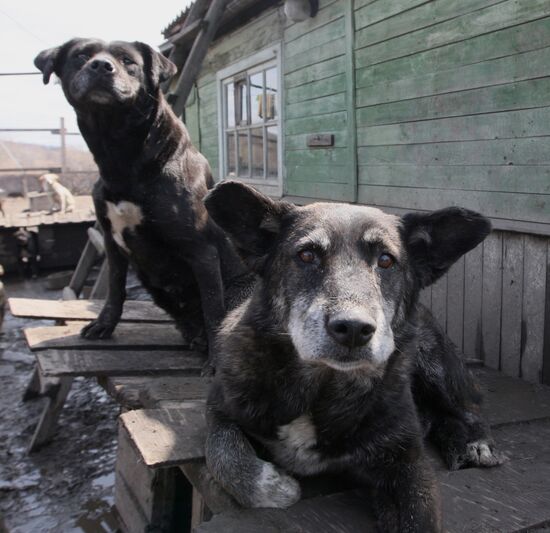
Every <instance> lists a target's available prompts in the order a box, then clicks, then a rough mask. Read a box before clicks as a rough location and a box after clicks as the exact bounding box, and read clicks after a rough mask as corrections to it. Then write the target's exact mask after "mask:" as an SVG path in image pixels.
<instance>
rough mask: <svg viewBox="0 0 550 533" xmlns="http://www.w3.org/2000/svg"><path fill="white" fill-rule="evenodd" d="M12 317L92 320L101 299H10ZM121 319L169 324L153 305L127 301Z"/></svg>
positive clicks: (100, 307)
mask: <svg viewBox="0 0 550 533" xmlns="http://www.w3.org/2000/svg"><path fill="white" fill-rule="evenodd" d="M8 303H9V305H10V311H11V313H12V315H13V316H17V317H21V318H42V319H52V320H94V319H95V318H97V316H98V314H99V312H100V311H101V310H102V309H103V304H104V301H103V300H65V301H61V300H37V299H34V298H10V299H9V300H8ZM122 320H125V321H127V322H170V321H171V319H170V317H169V316H168V315H167V314H166V313H165V312H164V311H163V310H162V309H160V308H159V307H157V306H156V305H155V304H154V303H153V302H141V301H136V300H128V301H126V302H125V303H124V311H123V313H122Z"/></svg>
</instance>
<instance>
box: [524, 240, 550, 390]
mask: <svg viewBox="0 0 550 533" xmlns="http://www.w3.org/2000/svg"><path fill="white" fill-rule="evenodd" d="M548 242H549V239H544V238H540V237H534V236H531V235H525V236H524V251H523V254H524V256H523V311H522V321H521V324H522V343H521V363H520V376H521V377H522V378H524V379H526V380H528V381H531V382H533V383H539V382H540V381H541V380H542V350H543V346H544V325H545V323H546V321H547V320H548V317H545V305H546V276H547V268H548V254H547V247H548Z"/></svg>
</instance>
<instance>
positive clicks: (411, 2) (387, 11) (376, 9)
mask: <svg viewBox="0 0 550 533" xmlns="http://www.w3.org/2000/svg"><path fill="white" fill-rule="evenodd" d="M427 2H431V0H385V1H383V2H375V3H374V4H372V5H369V6H366V7H361V8H357V6H356V10H355V27H356V29H358V30H360V29H362V28H366V27H367V26H372V25H373V24H376V23H377V22H381V21H383V20H386V19H388V18H390V17H394V16H395V15H398V14H399V13H403V12H405V11H409V10H410V9H413V8H415V7H418V6H420V5H422V4H426V3H427Z"/></svg>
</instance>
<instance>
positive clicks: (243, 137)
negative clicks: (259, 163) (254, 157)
mask: <svg viewBox="0 0 550 533" xmlns="http://www.w3.org/2000/svg"><path fill="white" fill-rule="evenodd" d="M237 135H238V144H239V146H238V150H239V176H240V177H248V176H249V175H250V164H249V158H248V155H249V152H248V131H239V132H237Z"/></svg>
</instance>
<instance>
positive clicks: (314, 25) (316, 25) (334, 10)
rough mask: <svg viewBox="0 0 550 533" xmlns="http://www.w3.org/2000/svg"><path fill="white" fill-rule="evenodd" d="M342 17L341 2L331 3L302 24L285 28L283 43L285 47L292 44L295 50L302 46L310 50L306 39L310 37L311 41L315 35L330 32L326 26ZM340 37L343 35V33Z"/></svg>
mask: <svg viewBox="0 0 550 533" xmlns="http://www.w3.org/2000/svg"><path fill="white" fill-rule="evenodd" d="M343 16H344V9H343V2H340V1H338V2H333V3H332V4H330V5H329V6H327V7H325V8H321V9H319V11H318V13H317V15H316V16H315V17H313V18H308V19H306V20H304V21H303V22H300V23H298V24H293V25H292V26H289V27H288V28H285V31H284V41H285V43H287V46H290V45H291V44H292V45H293V46H294V45H295V46H296V47H297V48H300V47H303V46H306V47H308V48H311V47H310V46H308V45H307V40H308V37H310V36H311V39H316V38H317V37H315V34H316V33H318V34H323V33H324V32H330V31H331V30H330V29H329V28H328V26H330V25H331V23H333V21H336V20H337V19H340V20H341V19H342V17H343ZM341 35H343V31H342V33H341ZM324 42H326V41H324Z"/></svg>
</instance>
